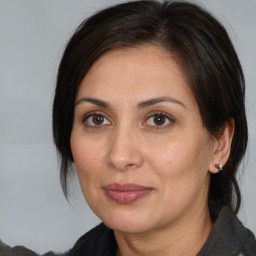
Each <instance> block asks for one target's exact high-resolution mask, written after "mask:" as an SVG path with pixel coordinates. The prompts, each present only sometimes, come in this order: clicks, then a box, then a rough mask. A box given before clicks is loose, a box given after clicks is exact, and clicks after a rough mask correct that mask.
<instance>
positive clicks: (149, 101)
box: [138, 97, 186, 109]
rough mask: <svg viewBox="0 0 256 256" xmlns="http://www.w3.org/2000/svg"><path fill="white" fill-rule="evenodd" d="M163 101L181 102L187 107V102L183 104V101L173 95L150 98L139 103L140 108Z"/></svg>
mask: <svg viewBox="0 0 256 256" xmlns="http://www.w3.org/2000/svg"><path fill="white" fill-rule="evenodd" d="M161 102H170V103H175V104H179V105H181V106H183V107H184V108H186V106H185V104H183V103H182V102H181V101H179V100H176V99H174V98H172V97H158V98H153V99H149V100H146V101H143V102H141V103H139V104H138V109H142V108H147V107H150V106H153V105H155V104H157V103H161Z"/></svg>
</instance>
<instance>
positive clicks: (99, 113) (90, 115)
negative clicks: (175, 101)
mask: <svg viewBox="0 0 256 256" xmlns="http://www.w3.org/2000/svg"><path fill="white" fill-rule="evenodd" d="M93 116H98V117H103V118H104V119H107V120H108V122H110V121H109V118H108V117H106V115H105V114H102V113H101V112H97V111H94V112H90V113H88V114H86V115H85V116H84V117H83V118H82V123H83V124H84V125H85V126H86V127H88V128H92V129H95V128H96V129H98V128H103V127H104V126H109V125H111V124H112V123H111V122H110V124H107V125H106V124H105V125H104V124H103V125H101V124H100V125H96V124H95V125H88V124H86V121H87V120H88V119H89V118H90V117H93ZM156 116H159V117H163V118H165V121H166V119H167V120H168V121H169V122H170V123H169V124H167V125H145V126H149V127H148V128H153V129H164V128H168V127H169V126H170V125H171V124H172V123H174V122H175V119H174V118H173V117H172V116H170V115H168V114H166V113H164V112H161V111H157V112H153V113H152V112H151V113H149V114H148V115H146V117H145V119H146V120H145V121H144V122H143V124H144V123H145V122H147V121H148V120H149V119H150V118H153V117H156Z"/></svg>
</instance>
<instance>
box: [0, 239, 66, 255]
mask: <svg viewBox="0 0 256 256" xmlns="http://www.w3.org/2000/svg"><path fill="white" fill-rule="evenodd" d="M0 256H39V254H37V253H35V252H33V251H31V250H30V249H28V248H26V247H24V246H14V247H11V246H9V245H6V244H5V243H3V242H2V241H1V240H0ZM42 256H68V253H64V254H55V253H53V252H48V253H45V254H43V255H42Z"/></svg>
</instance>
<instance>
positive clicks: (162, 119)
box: [143, 113, 174, 128]
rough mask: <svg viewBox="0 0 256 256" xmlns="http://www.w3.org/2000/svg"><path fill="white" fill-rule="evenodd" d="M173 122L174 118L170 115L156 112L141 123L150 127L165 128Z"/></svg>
mask: <svg viewBox="0 0 256 256" xmlns="http://www.w3.org/2000/svg"><path fill="white" fill-rule="evenodd" d="M173 122H174V118H172V117H170V116H169V115H166V114H162V113H159V114H158V113H156V114H153V115H151V116H149V117H148V118H147V120H146V121H145V122H143V125H145V126H149V127H152V128H167V127H168V126H169V125H171V124H172V123H173Z"/></svg>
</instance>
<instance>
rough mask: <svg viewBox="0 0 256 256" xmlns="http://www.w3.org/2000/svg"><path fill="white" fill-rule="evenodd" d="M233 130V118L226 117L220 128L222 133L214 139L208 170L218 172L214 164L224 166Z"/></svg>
mask: <svg viewBox="0 0 256 256" xmlns="http://www.w3.org/2000/svg"><path fill="white" fill-rule="evenodd" d="M234 130H235V120H234V119H233V118H230V119H228V120H227V121H226V122H225V124H224V126H223V129H222V133H221V135H220V136H218V138H215V139H214V146H213V155H212V159H211V162H210V165H209V169H208V170H209V172H211V173H218V172H219V170H218V169H217V168H216V166H215V165H216V164H221V165H222V166H224V165H225V164H226V162H227V161H228V158H229V155H230V150H231V143H232V139H233V135H234Z"/></svg>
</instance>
